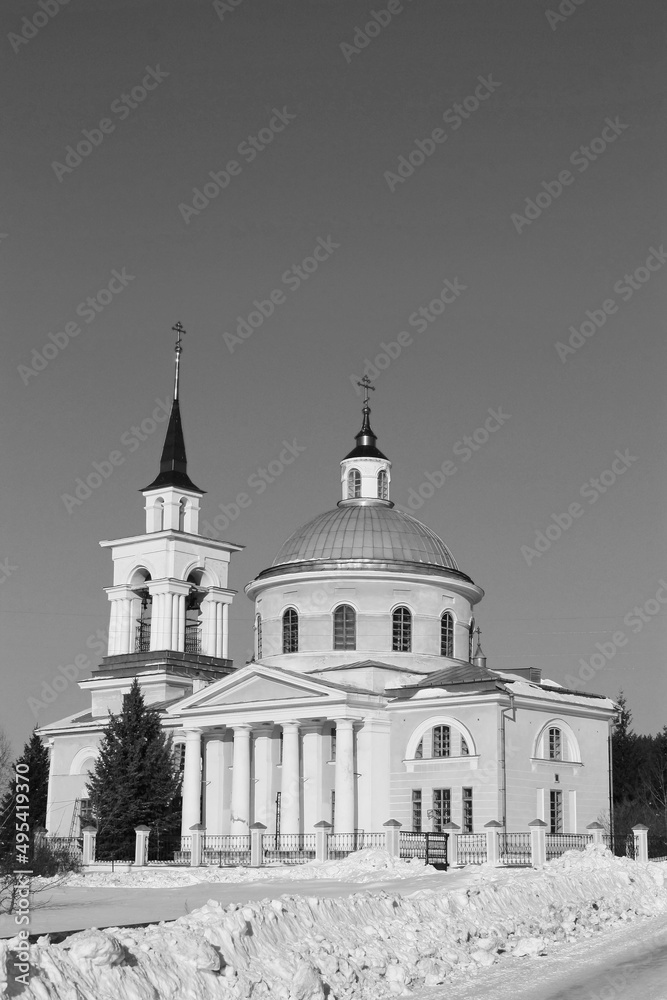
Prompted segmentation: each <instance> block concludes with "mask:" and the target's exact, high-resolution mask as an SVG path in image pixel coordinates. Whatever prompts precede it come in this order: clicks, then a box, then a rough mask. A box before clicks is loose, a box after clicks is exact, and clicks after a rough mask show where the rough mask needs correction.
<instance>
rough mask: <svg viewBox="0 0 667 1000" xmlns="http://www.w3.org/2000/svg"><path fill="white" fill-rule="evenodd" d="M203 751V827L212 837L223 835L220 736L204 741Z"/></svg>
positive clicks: (223, 794) (223, 786)
mask: <svg viewBox="0 0 667 1000" xmlns="http://www.w3.org/2000/svg"><path fill="white" fill-rule="evenodd" d="M204 746H205V751H204V760H205V771H204V781H205V784H204V825H205V827H206V832H207V833H210V834H214V835H220V834H222V833H224V832H225V831H224V827H223V802H224V796H225V782H226V779H227V774H226V771H225V757H224V743H223V741H222V738H221V737H220V736H215V737H211V738H210V739H208V740H206V742H205V744H204Z"/></svg>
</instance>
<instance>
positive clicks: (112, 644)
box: [108, 597, 120, 656]
mask: <svg viewBox="0 0 667 1000" xmlns="http://www.w3.org/2000/svg"><path fill="white" fill-rule="evenodd" d="M118 617H119V615H118V601H117V600H116V598H115V597H114V598H111V608H110V609H109V643H108V650H109V656H116V655H117V654H118V653H119V652H120V649H119V645H120V643H119V634H118V633H119V628H118Z"/></svg>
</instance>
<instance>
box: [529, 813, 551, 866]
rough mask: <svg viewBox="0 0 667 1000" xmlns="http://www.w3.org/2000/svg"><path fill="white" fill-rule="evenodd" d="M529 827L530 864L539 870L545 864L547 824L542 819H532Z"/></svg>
mask: <svg viewBox="0 0 667 1000" xmlns="http://www.w3.org/2000/svg"><path fill="white" fill-rule="evenodd" d="M528 826H529V827H530V863H531V864H532V866H533V868H539V867H541V865H544V864H546V862H547V841H546V831H547V824H546V823H545V822H544V820H543V819H534V820H533V821H532V823H529V824H528Z"/></svg>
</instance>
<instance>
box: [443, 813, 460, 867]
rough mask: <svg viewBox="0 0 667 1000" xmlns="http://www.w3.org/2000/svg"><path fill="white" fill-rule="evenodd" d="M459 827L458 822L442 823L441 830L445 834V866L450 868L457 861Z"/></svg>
mask: <svg viewBox="0 0 667 1000" xmlns="http://www.w3.org/2000/svg"><path fill="white" fill-rule="evenodd" d="M460 829H461V827H460V826H459V825H458V823H451V822H450V823H444V824H443V827H442V832H443V833H446V834H447V867H448V868H452V867H453V866H454V865H457V864H458V863H459V842H458V841H459V838H458V834H457V832H456V831H457V830H460Z"/></svg>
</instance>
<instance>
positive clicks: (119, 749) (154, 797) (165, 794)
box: [88, 680, 180, 859]
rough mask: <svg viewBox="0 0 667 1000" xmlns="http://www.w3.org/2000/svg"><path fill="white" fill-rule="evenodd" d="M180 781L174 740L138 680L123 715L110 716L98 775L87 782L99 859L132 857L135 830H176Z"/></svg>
mask: <svg viewBox="0 0 667 1000" xmlns="http://www.w3.org/2000/svg"><path fill="white" fill-rule="evenodd" d="M179 784H180V776H179V773H178V769H177V767H176V765H175V762H174V759H173V753H172V742H171V736H167V734H166V733H165V732H164V730H163V729H162V726H161V724H160V716H159V714H158V713H157V712H156V711H155V710H154V709H151V708H146V706H145V704H144V699H143V695H142V693H141V689H140V687H139V684H138V683H137V681H136V680H135V681H134V682H133V684H132V687H131V688H130V693H129V694H127V695H125V697H124V698H123V708H122V710H121V712H120V713H119V714H118V715H110V717H109V724H108V726H107V728H106V730H105V733H104V737H103V739H102V743H101V745H100V753H99V757H98V759H97V763H96V766H95V770H94V771H93V773H92V774H91V775H90V778H89V779H88V790H89V794H90V801H91V805H92V808H93V810H94V812H95V815H96V816H97V822H98V833H97V857H98V858H100V859H104V858H127V859H130V858H133V857H134V842H135V834H134V828H135V827H136V826H139V824H145V825H146V826H151V827H152V828H153V831H154V834H155V833H158V834H159V833H165V832H172V831H175V830H176V828H177V824H178V822H179V820H180V817H179V809H178V806H179V803H180V799H179V795H180V790H179Z"/></svg>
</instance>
